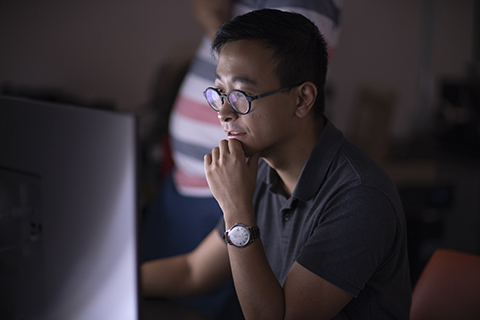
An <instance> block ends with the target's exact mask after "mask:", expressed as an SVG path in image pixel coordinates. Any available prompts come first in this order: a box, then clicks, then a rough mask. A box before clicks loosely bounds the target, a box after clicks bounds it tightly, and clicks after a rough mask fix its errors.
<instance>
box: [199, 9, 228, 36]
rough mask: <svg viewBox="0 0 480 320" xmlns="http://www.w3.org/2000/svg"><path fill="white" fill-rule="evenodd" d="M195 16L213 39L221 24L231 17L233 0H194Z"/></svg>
mask: <svg viewBox="0 0 480 320" xmlns="http://www.w3.org/2000/svg"><path fill="white" fill-rule="evenodd" d="M192 5H193V12H194V14H195V18H196V19H197V21H198V22H199V23H200V25H201V26H202V27H203V29H204V31H205V32H206V34H207V35H208V36H209V37H210V38H211V39H213V37H214V36H215V32H217V30H218V28H220V26H221V25H222V24H223V23H225V22H227V21H228V20H229V19H230V18H231V9H232V1H231V0H192Z"/></svg>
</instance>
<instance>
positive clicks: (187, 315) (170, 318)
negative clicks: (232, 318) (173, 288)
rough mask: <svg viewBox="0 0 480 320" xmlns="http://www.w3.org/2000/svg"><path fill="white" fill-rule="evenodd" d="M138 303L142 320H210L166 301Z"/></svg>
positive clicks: (147, 300)
mask: <svg viewBox="0 0 480 320" xmlns="http://www.w3.org/2000/svg"><path fill="white" fill-rule="evenodd" d="M140 302H141V304H140V308H141V309H140V310H141V319H142V320H160V319H161V320H178V319H182V320H211V319H210V318H208V317H207V316H204V315H202V314H200V313H198V312H196V311H193V310H191V309H189V308H187V307H185V306H182V305H179V304H177V303H175V302H173V301H170V300H168V299H156V298H144V299H142V300H141V301H140Z"/></svg>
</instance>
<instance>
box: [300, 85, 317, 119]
mask: <svg viewBox="0 0 480 320" xmlns="http://www.w3.org/2000/svg"><path fill="white" fill-rule="evenodd" d="M297 92H298V100H297V109H296V111H295V114H296V115H297V117H300V118H303V117H305V116H306V115H307V114H308V112H309V111H310V109H312V107H313V105H314V103H315V100H316V98H317V94H318V91H317V87H316V86H315V85H314V84H313V83H312V82H305V83H303V84H302V85H300V86H298V87H297Z"/></svg>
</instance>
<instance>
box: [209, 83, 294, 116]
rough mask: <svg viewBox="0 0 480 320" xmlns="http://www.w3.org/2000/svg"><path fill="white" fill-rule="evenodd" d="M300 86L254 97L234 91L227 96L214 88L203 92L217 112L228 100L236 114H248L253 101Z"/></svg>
mask: <svg viewBox="0 0 480 320" xmlns="http://www.w3.org/2000/svg"><path fill="white" fill-rule="evenodd" d="M300 84H301V83H300ZM300 84H296V85H293V86H288V87H285V88H281V89H277V90H273V91H269V92H266V93H263V94H259V95H257V96H253V97H251V96H249V95H247V94H246V93H245V92H243V91H240V90H232V91H230V92H229V93H227V94H221V93H220V92H218V90H217V89H215V88H212V87H209V88H207V89H205V91H203V95H204V96H205V99H207V102H208V104H209V105H210V107H212V109H213V110H215V111H216V112H219V111H220V109H221V108H222V106H223V104H224V103H225V100H227V102H228V104H229V105H230V106H231V107H232V109H233V110H235V112H236V113H239V114H247V113H248V112H249V111H250V108H251V107H252V106H251V103H252V101H253V100H257V99H260V98H264V97H267V96H270V95H272V94H275V93H279V92H283V91H287V90H290V89H293V88H295V87H298V86H299V85H300Z"/></svg>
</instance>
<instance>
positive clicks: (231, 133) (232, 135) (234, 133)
mask: <svg viewBox="0 0 480 320" xmlns="http://www.w3.org/2000/svg"><path fill="white" fill-rule="evenodd" d="M245 134H246V133H245V132H239V131H228V132H227V137H228V138H229V139H230V138H240V137H243V136H244V135H245Z"/></svg>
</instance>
